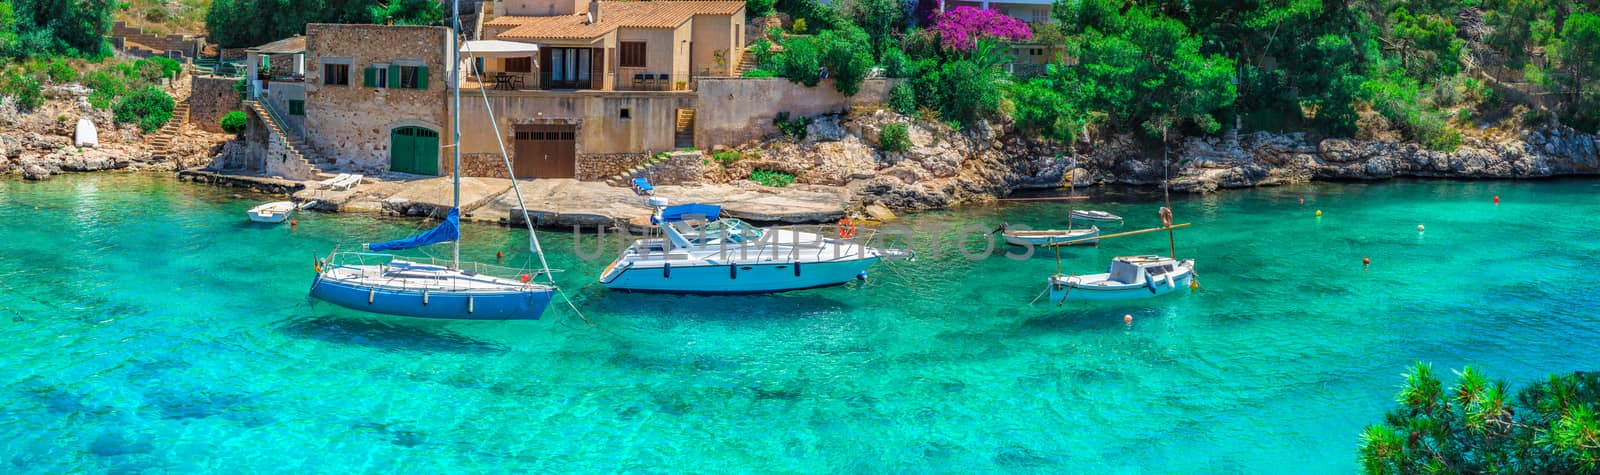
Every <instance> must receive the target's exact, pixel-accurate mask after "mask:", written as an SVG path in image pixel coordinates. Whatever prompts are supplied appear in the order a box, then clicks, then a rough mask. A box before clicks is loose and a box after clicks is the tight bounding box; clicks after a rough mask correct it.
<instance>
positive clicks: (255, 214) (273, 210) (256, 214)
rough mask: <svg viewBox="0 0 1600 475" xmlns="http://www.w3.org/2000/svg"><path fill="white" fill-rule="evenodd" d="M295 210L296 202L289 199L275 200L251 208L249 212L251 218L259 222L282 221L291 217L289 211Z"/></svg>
mask: <svg viewBox="0 0 1600 475" xmlns="http://www.w3.org/2000/svg"><path fill="white" fill-rule="evenodd" d="M290 211H294V203H292V202H289V201H274V202H271V203H267V204H263V205H260V206H256V207H254V208H250V211H248V212H247V213H248V214H249V215H250V220H251V221H255V222H257V223H281V222H283V220H285V219H289V212H290Z"/></svg>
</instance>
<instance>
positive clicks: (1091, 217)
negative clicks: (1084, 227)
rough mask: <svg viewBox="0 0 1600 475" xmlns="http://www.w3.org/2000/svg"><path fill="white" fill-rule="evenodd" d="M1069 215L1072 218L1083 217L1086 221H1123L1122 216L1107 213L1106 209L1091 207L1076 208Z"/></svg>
mask: <svg viewBox="0 0 1600 475" xmlns="http://www.w3.org/2000/svg"><path fill="white" fill-rule="evenodd" d="M1069 215H1070V216H1071V217H1072V219H1081V220H1084V221H1098V222H1102V223H1110V222H1116V223H1120V222H1122V217H1121V216H1117V215H1114V214H1111V213H1107V212H1105V211H1095V210H1090V209H1075V210H1072V213H1070V214H1069Z"/></svg>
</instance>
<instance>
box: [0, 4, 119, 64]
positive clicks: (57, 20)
mask: <svg viewBox="0 0 1600 475" xmlns="http://www.w3.org/2000/svg"><path fill="white" fill-rule="evenodd" d="M4 3H6V4H9V5H11V6H13V8H14V11H13V12H12V13H13V14H14V16H13V19H14V30H13V31H14V32H15V34H16V36H15V39H14V40H13V39H9V38H8V41H9V43H10V44H11V47H10V48H8V49H7V50H6V51H5V55H6V56H10V57H50V56H58V55H66V56H89V57H100V56H105V55H108V54H110V49H111V48H110V44H109V43H107V42H106V38H105V34H106V33H107V32H109V31H110V30H111V11H112V9H113V8H115V7H116V3H115V2H113V1H111V0H11V1H7V2H4ZM0 17H4V13H3V12H0ZM3 22H4V20H3V18H0V23H3ZM3 26H4V25H0V27H3Z"/></svg>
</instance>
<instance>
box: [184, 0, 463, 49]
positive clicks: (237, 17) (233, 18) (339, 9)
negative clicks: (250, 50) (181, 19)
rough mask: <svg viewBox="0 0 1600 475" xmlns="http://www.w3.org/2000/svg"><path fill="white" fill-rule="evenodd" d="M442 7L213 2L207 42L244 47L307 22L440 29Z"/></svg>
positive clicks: (428, 1) (314, 0) (424, 0)
mask: <svg viewBox="0 0 1600 475" xmlns="http://www.w3.org/2000/svg"><path fill="white" fill-rule="evenodd" d="M447 19H448V16H447V15H446V12H445V7H444V4H442V3H440V2H437V1H432V0H387V1H383V0H358V1H350V2H325V1H322V0H212V3H211V9H210V11H208V12H206V17H205V23H206V30H207V31H209V32H211V36H210V39H211V41H215V42H217V44H220V45H222V47H224V48H242V47H248V46H255V45H260V44H265V43H268V42H272V41H276V40H280V39H283V38H288V37H290V36H294V35H299V34H304V33H305V29H306V24H307V23H384V22H386V21H389V20H393V21H394V23H395V24H397V25H440V24H443V22H444V21H446V20H447Z"/></svg>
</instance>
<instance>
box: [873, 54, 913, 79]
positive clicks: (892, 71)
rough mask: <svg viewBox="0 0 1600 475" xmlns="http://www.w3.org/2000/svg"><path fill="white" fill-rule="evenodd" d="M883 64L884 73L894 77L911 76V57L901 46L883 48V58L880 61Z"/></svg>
mask: <svg viewBox="0 0 1600 475" xmlns="http://www.w3.org/2000/svg"><path fill="white" fill-rule="evenodd" d="M878 63H879V64H881V65H883V75H884V76H888V77H892V78H908V77H911V58H907V57H906V52H905V51H901V50H900V48H888V49H885V50H883V60H881V61H878Z"/></svg>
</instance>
